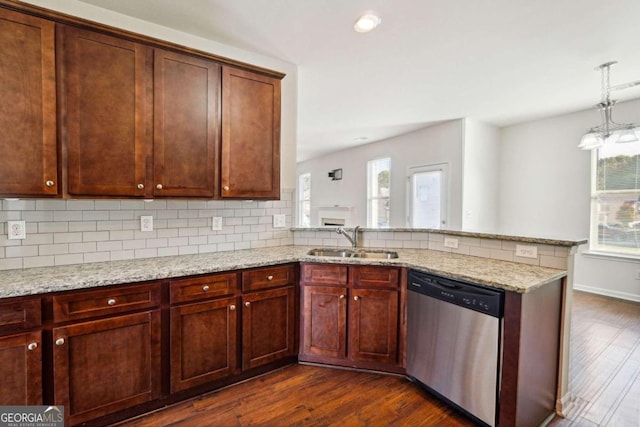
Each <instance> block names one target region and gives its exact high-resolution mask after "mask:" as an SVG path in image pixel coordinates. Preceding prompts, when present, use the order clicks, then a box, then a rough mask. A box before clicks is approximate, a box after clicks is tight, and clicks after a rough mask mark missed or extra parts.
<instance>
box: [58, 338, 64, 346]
mask: <svg viewBox="0 0 640 427" xmlns="http://www.w3.org/2000/svg"><path fill="white" fill-rule="evenodd" d="M62 344H64V338H58V339H57V340H56V345H62Z"/></svg>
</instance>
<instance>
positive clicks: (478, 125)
mask: <svg viewBox="0 0 640 427" xmlns="http://www.w3.org/2000/svg"><path fill="white" fill-rule="evenodd" d="M464 124H465V126H464V128H465V132H464V148H463V153H464V166H463V188H462V229H463V230H466V231H483V232H486V233H493V232H496V231H497V229H498V215H499V213H498V195H499V193H500V188H499V185H500V182H499V174H500V166H499V165H500V130H499V129H498V128H497V127H495V126H492V125H489V124H486V123H482V122H479V121H477V120H472V119H468V118H467V119H465V120H464Z"/></svg>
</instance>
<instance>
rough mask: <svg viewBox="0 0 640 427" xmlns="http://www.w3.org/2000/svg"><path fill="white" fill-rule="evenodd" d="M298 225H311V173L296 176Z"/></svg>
mask: <svg viewBox="0 0 640 427" xmlns="http://www.w3.org/2000/svg"><path fill="white" fill-rule="evenodd" d="M298 226H299V227H311V173H303V174H301V175H300V176H299V177H298Z"/></svg>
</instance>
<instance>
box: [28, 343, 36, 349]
mask: <svg viewBox="0 0 640 427" xmlns="http://www.w3.org/2000/svg"><path fill="white" fill-rule="evenodd" d="M27 348H28V349H29V350H35V349H36V348H38V343H37V342H32V343H30V344H29V345H28V346H27Z"/></svg>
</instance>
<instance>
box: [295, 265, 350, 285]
mask: <svg viewBox="0 0 640 427" xmlns="http://www.w3.org/2000/svg"><path fill="white" fill-rule="evenodd" d="M300 276H301V279H300V281H301V282H302V283H304V284H305V285H322V286H327V285H334V286H344V285H346V284H347V277H348V276H347V267H346V266H344V265H337V264H302V267H301V271H300Z"/></svg>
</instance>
